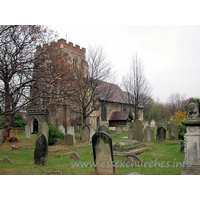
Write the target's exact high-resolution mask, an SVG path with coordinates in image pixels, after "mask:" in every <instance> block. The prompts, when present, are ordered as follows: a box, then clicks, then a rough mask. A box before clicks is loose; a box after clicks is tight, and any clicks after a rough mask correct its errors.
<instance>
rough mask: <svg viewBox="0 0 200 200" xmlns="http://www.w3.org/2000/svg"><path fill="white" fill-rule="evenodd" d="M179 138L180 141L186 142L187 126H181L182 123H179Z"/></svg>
mask: <svg viewBox="0 0 200 200" xmlns="http://www.w3.org/2000/svg"><path fill="white" fill-rule="evenodd" d="M177 125H178V137H179V139H180V140H184V135H185V126H184V125H182V124H181V122H178V124H177Z"/></svg>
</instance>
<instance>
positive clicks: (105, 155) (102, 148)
mask: <svg viewBox="0 0 200 200" xmlns="http://www.w3.org/2000/svg"><path fill="white" fill-rule="evenodd" d="M92 148H93V155H94V164H95V165H96V167H95V169H96V171H97V172H98V173H100V174H113V173H114V158H113V151H112V139H111V137H110V136H109V135H108V134H107V133H105V132H101V131H99V132H97V133H95V134H94V135H93V137H92Z"/></svg>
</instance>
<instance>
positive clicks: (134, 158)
mask: <svg viewBox="0 0 200 200" xmlns="http://www.w3.org/2000/svg"><path fill="white" fill-rule="evenodd" d="M139 162H140V159H139V158H138V157H137V156H135V155H126V156H125V157H124V163H125V164H131V163H139Z"/></svg>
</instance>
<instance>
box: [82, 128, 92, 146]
mask: <svg viewBox="0 0 200 200" xmlns="http://www.w3.org/2000/svg"><path fill="white" fill-rule="evenodd" d="M81 140H82V141H85V142H89V141H90V127H89V126H88V125H85V126H84V127H83V129H82V135H81Z"/></svg>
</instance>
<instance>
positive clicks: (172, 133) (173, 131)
mask: <svg viewBox="0 0 200 200" xmlns="http://www.w3.org/2000/svg"><path fill="white" fill-rule="evenodd" d="M168 139H169V140H173V139H176V140H178V126H177V125H176V124H175V123H173V122H171V123H170V124H169V127H168Z"/></svg>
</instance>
